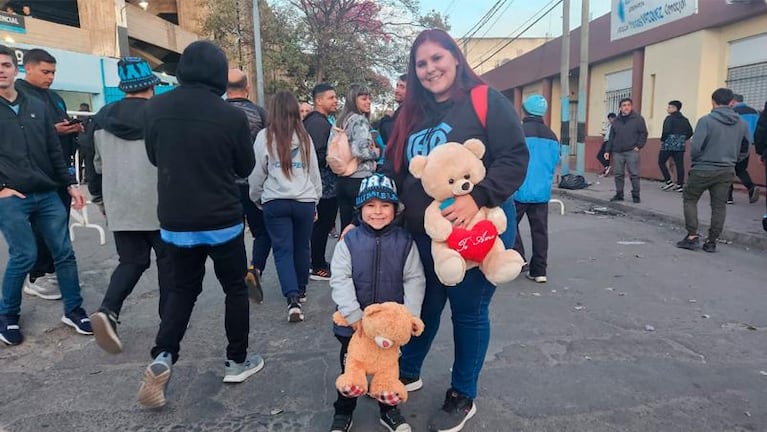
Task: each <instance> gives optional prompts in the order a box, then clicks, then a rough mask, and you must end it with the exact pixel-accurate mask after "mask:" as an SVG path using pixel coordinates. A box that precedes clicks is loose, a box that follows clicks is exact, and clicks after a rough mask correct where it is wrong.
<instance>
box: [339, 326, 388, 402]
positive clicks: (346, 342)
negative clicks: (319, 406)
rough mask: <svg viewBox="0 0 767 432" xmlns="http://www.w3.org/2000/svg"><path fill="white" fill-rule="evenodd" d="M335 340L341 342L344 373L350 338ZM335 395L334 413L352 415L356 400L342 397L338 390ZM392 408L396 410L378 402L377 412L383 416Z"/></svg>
mask: <svg viewBox="0 0 767 432" xmlns="http://www.w3.org/2000/svg"><path fill="white" fill-rule="evenodd" d="M336 339H338V342H341V353H340V360H341V373H344V371H346V353H347V351H349V341H351V340H352V338H351V336H338V335H336ZM336 393H338V398H336V401H335V403H334V404H333V408H335V411H336V412H335V413H336V414H347V415H351V414H352V413H354V409H355V408H357V399H358V398H348V397H346V396H344V395H342V394H341V392H339V391H338V390H336ZM394 408H396V406H391V405H386V404H385V403H381V402H378V410H379V411H380V412H381V415H384V413H386V412H387V411H390V410H393V409H394Z"/></svg>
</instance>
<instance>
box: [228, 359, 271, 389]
mask: <svg viewBox="0 0 767 432" xmlns="http://www.w3.org/2000/svg"><path fill="white" fill-rule="evenodd" d="M263 368H264V359H263V358H261V356H260V355H258V354H253V355H251V356H250V357H248V358H247V359H245V361H244V362H242V363H235V362H234V361H232V360H227V361H226V369H225V372H224V382H225V383H241V382H243V381H245V380H246V379H248V378H250V376H251V375H253V374H255V373H256V372H258V371H260V370H261V369H263Z"/></svg>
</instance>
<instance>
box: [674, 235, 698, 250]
mask: <svg viewBox="0 0 767 432" xmlns="http://www.w3.org/2000/svg"><path fill="white" fill-rule="evenodd" d="M676 247H678V248H681V249H687V250H697V249H698V248H700V237H698V236H695V237H693V238H690V236H684V238H683V239H682V240H680V241H678V242H676Z"/></svg>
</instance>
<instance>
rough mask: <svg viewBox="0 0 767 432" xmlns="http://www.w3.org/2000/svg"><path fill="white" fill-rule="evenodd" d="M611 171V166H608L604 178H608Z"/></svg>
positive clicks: (603, 174) (603, 173)
mask: <svg viewBox="0 0 767 432" xmlns="http://www.w3.org/2000/svg"><path fill="white" fill-rule="evenodd" d="M611 170H612V167H611V166H610V165H607V166H606V167H605V170H604V171H602V177H607V176H608V175H609V174H610V171H611Z"/></svg>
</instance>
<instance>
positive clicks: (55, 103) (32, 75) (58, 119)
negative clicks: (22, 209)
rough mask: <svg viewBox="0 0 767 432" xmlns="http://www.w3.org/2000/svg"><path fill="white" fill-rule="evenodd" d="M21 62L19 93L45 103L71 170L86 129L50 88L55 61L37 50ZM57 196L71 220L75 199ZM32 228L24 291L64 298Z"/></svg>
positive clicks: (49, 258)
mask: <svg viewBox="0 0 767 432" xmlns="http://www.w3.org/2000/svg"><path fill="white" fill-rule="evenodd" d="M22 62H23V63H24V70H25V78H26V79H19V80H16V90H18V91H19V92H21V93H25V94H27V95H30V96H32V97H36V98H38V99H40V100H41V101H42V102H43V103H44V104H45V109H46V112H47V114H48V118H49V119H51V121H52V122H53V123H54V127H55V128H56V133H57V134H58V138H59V144H60V145H61V150H62V153H63V156H64V162H65V163H66V164H67V166H68V167H71V166H72V157H73V156H74V154H75V148H76V142H75V139H76V138H77V135H78V134H79V133H81V132H83V126H82V124H81V123H77V122H75V123H70V120H71V118H70V117H69V115H67V106H66V104H65V103H64V100H63V99H62V98H61V96H59V95H58V93H56V92H55V91H53V90H51V89H50V87H51V85H52V84H53V80H54V78H55V76H56V59H55V58H54V57H53V56H52V55H50V54H49V53H48V52H47V51H45V50H41V49H39V48H35V49H31V50H29V51H27V52H26V53H25V54H24V59H23V61H22ZM57 193H58V195H59V198H61V202H63V203H64V207H66V212H67V220H69V207H70V204H71V201H72V199H71V197H70V196H69V194H68V193H67V190H66V189H65V188H59V189H58V191H57ZM33 228H34V229H35V241H36V242H37V261H36V262H35V266H34V267H33V268H32V271H30V272H29V280H28V281H27V283H26V284H25V285H24V292H25V293H27V294H30V295H35V296H38V297H40V298H43V299H46V300H57V299H59V298H61V294H60V293H59V287H58V284H57V282H56V278H55V277H54V276H52V275H51V274H52V273H54V272H55V267H54V265H53V256H52V255H51V252H50V250H49V249H48V245H46V244H45V242H44V241H43V237H42V235H41V233H40V230H39V229H37V227H36V226H33ZM47 275H49V276H47Z"/></svg>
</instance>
